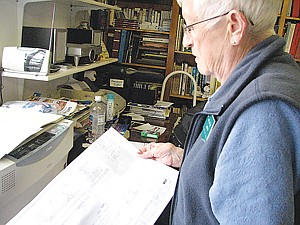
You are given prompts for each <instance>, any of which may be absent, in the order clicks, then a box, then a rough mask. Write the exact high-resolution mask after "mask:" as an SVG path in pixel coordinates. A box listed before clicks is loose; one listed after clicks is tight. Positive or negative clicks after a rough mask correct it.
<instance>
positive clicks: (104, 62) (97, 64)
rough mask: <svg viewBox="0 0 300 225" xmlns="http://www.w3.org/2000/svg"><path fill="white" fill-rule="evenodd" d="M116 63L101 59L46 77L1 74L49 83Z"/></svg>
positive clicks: (112, 60) (115, 60)
mask: <svg viewBox="0 0 300 225" xmlns="http://www.w3.org/2000/svg"><path fill="white" fill-rule="evenodd" d="M117 61H118V59H115V58H109V59H102V60H100V61H98V62H94V63H91V64H89V65H84V66H77V67H75V66H73V67H72V68H70V69H67V70H62V69H61V70H59V71H58V72H55V73H50V74H48V75H47V76H41V75H34V74H25V73H12V72H3V76H4V77H14V78H21V79H28V80H40V81H51V80H55V79H59V78H62V77H65V76H69V75H72V74H75V73H79V72H83V71H87V70H91V69H94V68H97V67H101V66H105V65H108V64H111V63H114V62H117Z"/></svg>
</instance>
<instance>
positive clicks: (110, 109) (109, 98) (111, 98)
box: [106, 93, 115, 121]
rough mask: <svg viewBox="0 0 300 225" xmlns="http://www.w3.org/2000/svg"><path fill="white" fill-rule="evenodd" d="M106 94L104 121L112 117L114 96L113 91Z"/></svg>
mask: <svg viewBox="0 0 300 225" xmlns="http://www.w3.org/2000/svg"><path fill="white" fill-rule="evenodd" d="M106 96H107V107H106V115H107V117H106V121H111V120H112V119H113V118H114V101H115V96H114V94H113V93H108V94H107V95H106Z"/></svg>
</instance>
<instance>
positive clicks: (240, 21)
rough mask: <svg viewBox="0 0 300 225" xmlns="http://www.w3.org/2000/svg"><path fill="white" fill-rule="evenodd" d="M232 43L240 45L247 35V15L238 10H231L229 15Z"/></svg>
mask: <svg viewBox="0 0 300 225" xmlns="http://www.w3.org/2000/svg"><path fill="white" fill-rule="evenodd" d="M228 16H229V26H228V29H229V30H228V31H229V33H230V42H231V44H232V45H238V44H239V43H240V42H241V40H242V38H243V36H244V35H245V32H246V29H247V26H248V21H247V18H246V17H245V15H244V14H243V13H242V12H240V11H237V10H231V11H230V13H229V15H228Z"/></svg>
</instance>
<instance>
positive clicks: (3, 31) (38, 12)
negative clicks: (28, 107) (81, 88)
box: [0, 0, 82, 102]
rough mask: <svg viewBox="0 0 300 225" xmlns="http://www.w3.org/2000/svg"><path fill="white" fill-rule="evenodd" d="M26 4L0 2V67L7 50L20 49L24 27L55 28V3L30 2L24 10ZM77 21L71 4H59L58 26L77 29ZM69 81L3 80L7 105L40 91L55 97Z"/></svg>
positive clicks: (56, 23) (1, 0)
mask: <svg viewBox="0 0 300 225" xmlns="http://www.w3.org/2000/svg"><path fill="white" fill-rule="evenodd" d="M24 2H26V0H19V1H17V0H0V5H1V7H0V65H1V62H2V51H3V47H5V46H20V44H21V30H22V29H21V28H22V25H23V24H24V25H27V26H41V27H50V26H51V18H52V10H53V3H51V2H48V3H47V2H43V3H40V2H35V3H27V4H25V7H24V9H23V4H24ZM23 12H24V14H23ZM23 15H24V17H23ZM80 19H82V18H79V20H80ZM77 20H78V18H76V16H75V17H74V18H72V17H71V14H70V6H69V5H67V4H64V3H61V4H57V5H56V10H55V22H54V27H57V28H66V27H72V26H75V24H73V25H72V22H73V23H78V22H77ZM67 81H68V78H64V79H58V80H54V81H50V82H44V81H33V80H24V79H16V78H9V77H3V86H4V88H3V99H4V102H6V101H13V100H24V99H26V98H27V97H28V96H30V95H32V94H33V93H34V92H36V91H37V92H40V93H41V94H42V95H43V96H48V97H52V96H53V97H54V96H55V92H56V89H57V88H56V87H57V86H58V85H59V84H64V83H66V82H67ZM53 94H54V95H53Z"/></svg>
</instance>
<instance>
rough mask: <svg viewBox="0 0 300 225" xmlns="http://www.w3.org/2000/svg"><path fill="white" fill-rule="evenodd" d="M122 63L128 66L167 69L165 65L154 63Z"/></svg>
mask: <svg viewBox="0 0 300 225" xmlns="http://www.w3.org/2000/svg"><path fill="white" fill-rule="evenodd" d="M122 64H123V65H127V66H139V67H144V68H152V69H160V70H165V69H166V67H164V66H153V65H146V64H138V63H122Z"/></svg>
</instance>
